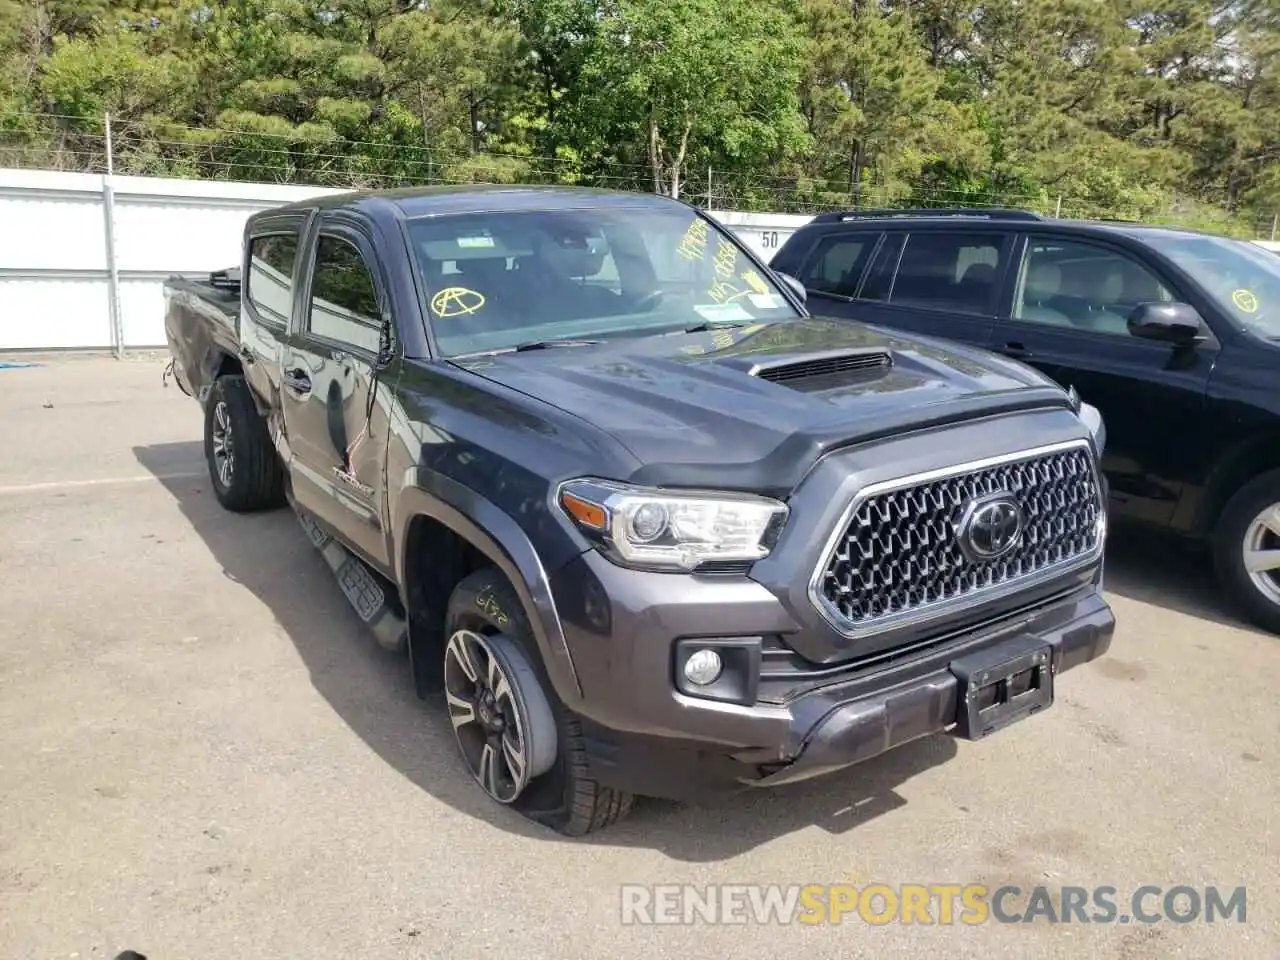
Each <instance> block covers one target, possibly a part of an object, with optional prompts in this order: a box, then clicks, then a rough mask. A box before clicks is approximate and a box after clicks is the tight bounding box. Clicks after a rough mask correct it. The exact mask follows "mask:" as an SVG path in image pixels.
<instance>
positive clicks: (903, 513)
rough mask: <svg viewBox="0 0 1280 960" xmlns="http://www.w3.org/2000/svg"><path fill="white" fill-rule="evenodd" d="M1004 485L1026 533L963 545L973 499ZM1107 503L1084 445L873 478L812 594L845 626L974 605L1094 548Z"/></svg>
mask: <svg viewBox="0 0 1280 960" xmlns="http://www.w3.org/2000/svg"><path fill="white" fill-rule="evenodd" d="M1000 494H1007V495H1008V496H1009V498H1010V499H1012V500H1013V501H1015V502H1016V503H1017V505H1018V507H1019V508H1020V510H1021V515H1022V533H1021V537H1020V538H1019V539H1018V540H1017V542H1016V543H1015V545H1014V546H1013V547H1012V548H1010V549H1009V551H1008V552H1007V553H1004V554H1003V555H1001V556H998V557H996V558H994V559H987V560H983V559H980V558H979V557H976V556H975V555H974V551H973V549H972V546H971V545H970V546H969V548H968V549H966V547H965V546H962V543H961V540H962V536H961V530H960V526H961V524H962V521H963V520H964V517H965V515H966V511H967V510H968V509H969V508H970V506H971V505H972V504H973V503H974V502H975V501H979V502H981V501H983V499H984V498H989V497H994V496H998V495H1000ZM1102 510H1103V505H1102V498H1101V496H1100V492H1099V485H1098V475H1097V472H1096V471H1095V469H1094V462H1093V457H1092V454H1091V452H1090V450H1089V448H1088V447H1087V446H1085V445H1079V446H1076V445H1073V446H1069V447H1059V448H1056V449H1051V450H1047V451H1040V452H1029V453H1026V454H1022V455H1019V456H1018V457H1016V458H1007V459H1004V460H1002V461H998V462H985V463H980V464H973V465H969V466H967V467H961V468H958V469H957V470H956V471H955V472H952V473H950V474H948V475H945V476H938V475H930V476H928V477H927V478H918V479H912V478H908V479H906V480H903V481H897V482H895V483H893V484H892V485H885V486H878V487H872V488H870V489H869V490H867V491H865V492H864V493H863V494H860V495H859V497H858V498H856V499H855V501H854V503H853V505H852V507H851V513H850V514H849V516H848V520H847V521H846V522H845V523H844V525H843V528H842V532H841V533H840V535H839V536H837V537H836V538H835V541H834V543H833V544H832V546H831V547H830V549H829V552H828V554H827V555H826V558H825V560H824V561H823V563H822V565H821V566H820V567H819V570H820V573H819V574H818V575H817V576H816V577H815V582H814V587H815V590H814V593H815V597H814V599H815V601H817V603H818V606H819V608H820V609H822V610H823V612H824V613H825V614H826V615H827V617H828V618H829V619H830V620H831V621H832V622H833V624H835V625H836V626H837V627H838V628H839V629H840V630H841V631H842V632H845V633H849V634H854V633H864V632H872V631H875V630H877V629H880V628H888V627H889V626H892V625H894V624H895V623H898V622H900V621H904V620H913V619H916V618H917V617H924V616H929V615H931V614H932V613H934V612H935V611H936V612H938V613H939V614H940V613H941V612H943V608H949V607H952V606H961V605H963V606H968V605H969V603H971V602H973V603H976V602H980V601H981V600H983V599H985V598H986V597H988V596H994V595H995V594H997V593H1005V592H1008V591H1010V590H1014V589H1017V587H1018V586H1019V585H1023V584H1026V585H1030V583H1032V582H1038V581H1039V580H1041V579H1043V578H1045V577H1049V576H1052V575H1053V574H1055V573H1057V572H1065V571H1066V570H1068V569H1070V568H1073V567H1076V566H1078V565H1080V564H1082V563H1084V562H1086V561H1088V560H1090V559H1092V558H1093V557H1095V556H1096V555H1097V554H1098V553H1099V552H1100V551H1101V548H1102V543H1101V536H1102V531H1101V529H1100V523H1099V519H1100V517H1101V515H1102Z"/></svg>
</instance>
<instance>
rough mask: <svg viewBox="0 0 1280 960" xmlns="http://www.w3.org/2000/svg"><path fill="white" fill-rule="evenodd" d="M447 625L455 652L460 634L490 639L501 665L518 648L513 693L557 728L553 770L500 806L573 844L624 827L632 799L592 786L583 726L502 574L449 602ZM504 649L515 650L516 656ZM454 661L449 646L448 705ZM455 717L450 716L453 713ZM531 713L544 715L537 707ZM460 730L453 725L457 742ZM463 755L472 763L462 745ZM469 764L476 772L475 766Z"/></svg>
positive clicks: (480, 577)
mask: <svg viewBox="0 0 1280 960" xmlns="http://www.w3.org/2000/svg"><path fill="white" fill-rule="evenodd" d="M445 624H446V631H445V636H446V637H447V638H449V640H448V641H447V642H448V643H449V644H452V643H453V642H454V640H455V638H456V637H457V634H458V632H459V631H474V632H475V633H478V634H482V635H483V636H485V637H486V638H488V639H489V641H490V643H491V644H492V645H493V646H494V647H495V648H496V649H497V650H498V651H499V656H500V657H502V655H503V652H505V651H506V650H509V649H512V648H514V649H515V650H516V651H518V656H517V658H516V659H517V660H518V666H517V667H516V675H515V676H514V677H512V680H513V681H514V684H513V685H514V686H516V687H518V688H524V689H523V690H522V691H521V692H522V693H524V694H525V698H526V699H527V700H529V701H531V702H541V703H544V704H546V705H547V707H548V712H547V714H546V721H547V723H549V724H551V725H552V726H553V727H554V734H553V736H554V744H555V756H554V758H553V759H551V760H550V764H549V768H548V769H547V770H546V771H545V772H543V773H541V774H540V775H538V776H536V777H531V778H530V779H529V780H528V782H527V784H526V785H525V786H524V788H523V790H522V791H521V792H520V793H519V795H518V796H516V797H515V798H514V799H510V800H507V799H500V798H498V797H494V799H496V800H498V801H499V802H502V803H505V804H507V805H509V806H511V807H512V808H513V809H515V810H518V811H519V812H520V813H522V814H523V815H524V816H526V817H528V818H529V819H531V820H533V821H535V822H537V823H541V824H543V825H544V826H548V827H551V828H552V829H553V830H555V831H556V832H557V833H560V834H562V835H564V836H568V837H581V836H585V835H586V834H588V833H593V832H595V831H597V830H601V829H603V828H605V827H608V826H610V825H612V824H614V823H617V822H618V821H619V820H621V819H623V818H624V817H625V816H626V815H627V814H628V813H629V812H630V811H631V806H632V802H633V800H634V797H633V796H632V795H631V794H629V793H622V792H620V791H617V790H614V789H612V788H610V787H605V786H602V785H601V784H599V783H597V782H596V781H595V780H593V779H592V778H591V776H590V773H589V771H588V768H587V760H586V749H585V746H584V743H583V738H582V728H581V724H580V723H579V721H578V719H577V718H576V717H575V716H574V715H573V714H572V713H571V712H570V711H569V710H568V708H566V707H565V706H564V704H563V703H561V702H560V700H559V698H558V697H556V695H555V691H554V690H553V689H552V687H551V683H550V680H549V679H548V677H547V675H546V671H545V670H544V669H543V666H542V660H541V657H540V655H539V653H538V646H537V641H536V640H535V638H534V635H533V631H532V629H531V628H530V627H529V623H528V620H527V619H526V618H525V615H524V608H523V606H522V605H521V603H520V599H519V597H518V596H517V595H516V592H515V591H514V590H513V589H512V588H511V585H510V584H509V583H508V582H507V579H506V578H505V577H504V576H503V575H502V573H501V572H500V571H498V570H496V569H494V568H487V569H484V570H478V571H476V572H475V573H473V574H471V575H469V576H467V577H466V578H464V579H463V580H462V582H461V583H459V584H458V585H457V587H455V588H454V590H453V594H452V595H451V596H450V598H449V606H448V612H447V614H446V617H445ZM506 644H510V648H507V647H506ZM449 657H450V654H449V652H448V647H447V646H446V652H445V658H446V663H445V674H446V688H447V689H446V699H447V700H448V699H449V697H450V691H449V689H448V688H449V687H450V680H449V677H450V674H451V670H452V671H454V674H455V675H456V667H454V666H451V664H450V661H449ZM450 710H451V713H452V711H453V707H452V706H451V707H450ZM530 712H531V713H532V714H534V715H536V714H538V712H539V710H538V707H537V705H536V703H534V705H533V709H532V710H531V711H530ZM535 722H536V721H535ZM458 729H459V728H458V727H457V726H456V724H455V734H457V733H458ZM459 752H460V753H461V754H463V757H464V760H466V755H465V748H464V746H463V744H462V742H461V739H459ZM467 762H468V766H469V767H470V761H467ZM473 774H474V771H473ZM477 779H479V778H478V777H477ZM482 786H483V784H482Z"/></svg>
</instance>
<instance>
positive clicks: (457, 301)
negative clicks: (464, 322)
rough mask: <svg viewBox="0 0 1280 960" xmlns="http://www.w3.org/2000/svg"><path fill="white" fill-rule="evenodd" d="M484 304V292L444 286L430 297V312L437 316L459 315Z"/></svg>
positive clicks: (473, 311) (477, 308)
mask: <svg viewBox="0 0 1280 960" xmlns="http://www.w3.org/2000/svg"><path fill="white" fill-rule="evenodd" d="M483 306H484V294H482V293H480V292H479V291H476V290H468V289H467V288H466V287H445V288H444V289H443V290H441V291H440V292H439V293H437V294H436V295H435V296H434V297H432V298H431V312H432V313H434V314H435V315H436V316H437V317H460V316H462V315H463V314H467V313H475V312H476V311H477V310H479V309H480V308H481V307H483Z"/></svg>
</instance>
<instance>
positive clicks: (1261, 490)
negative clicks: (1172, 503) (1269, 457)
mask: <svg viewBox="0 0 1280 960" xmlns="http://www.w3.org/2000/svg"><path fill="white" fill-rule="evenodd" d="M1268 511H1270V512H1271V513H1273V515H1274V516H1273V518H1272V520H1271V523H1270V524H1266V523H1264V521H1263V517H1264V514H1265V513H1267V512H1268ZM1257 549H1261V550H1267V551H1270V550H1276V551H1280V470H1272V471H1270V472H1268V473H1264V474H1262V475H1260V476H1258V477H1255V478H1254V479H1253V480H1251V481H1249V482H1248V483H1247V484H1245V485H1244V486H1243V487H1241V488H1240V489H1239V490H1237V491H1236V493H1235V494H1234V495H1233V496H1232V497H1231V499H1230V500H1228V501H1227V504H1226V506H1225V507H1224V508H1223V510H1222V515H1221V516H1220V517H1219V518H1218V524H1217V529H1216V530H1215V531H1214V537H1213V559H1214V566H1215V567H1216V568H1217V572H1218V578H1219V579H1220V580H1221V582H1222V585H1223V586H1224V587H1225V588H1226V590H1227V592H1228V593H1229V594H1230V596H1231V598H1232V600H1234V602H1235V603H1236V605H1237V606H1238V607H1239V608H1240V610H1241V611H1243V613H1244V614H1245V616H1247V617H1248V618H1249V619H1250V620H1251V621H1252V622H1253V623H1255V624H1256V625H1257V626H1259V627H1262V628H1263V629H1264V630H1268V631H1270V632H1271V633H1280V568H1276V569H1272V570H1270V571H1261V572H1258V573H1254V574H1251V573H1250V572H1249V569H1248V566H1247V565H1246V563H1245V554H1246V552H1249V551H1253V550H1257Z"/></svg>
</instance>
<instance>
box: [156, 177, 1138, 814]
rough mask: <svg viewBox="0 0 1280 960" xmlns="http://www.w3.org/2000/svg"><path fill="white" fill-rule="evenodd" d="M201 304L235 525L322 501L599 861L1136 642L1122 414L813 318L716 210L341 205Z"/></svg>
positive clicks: (318, 516) (460, 702) (268, 218)
mask: <svg viewBox="0 0 1280 960" xmlns="http://www.w3.org/2000/svg"><path fill="white" fill-rule="evenodd" d="M166 291H167V316H166V328H167V334H168V339H169V345H170V348H171V351H172V355H173V360H174V362H173V370H174V373H175V374H176V377H177V380H178V382H179V383H180V384H181V385H182V387H183V388H184V389H185V390H187V391H188V392H189V393H191V394H192V395H193V396H195V397H196V398H197V399H198V400H199V402H200V404H201V405H202V407H203V409H204V422H205V435H204V439H205V449H206V453H207V457H208V462H209V472H210V478H211V481H212V484H213V488H214V491H215V494H216V496H217V497H218V499H219V500H220V501H221V503H222V504H223V505H224V506H225V507H227V508H228V509H230V510H235V511H252V510H259V509H264V508H270V507H276V506H282V505H284V504H285V503H286V502H287V503H289V504H291V505H292V507H293V508H294V510H296V511H297V514H298V516H299V518H300V519H301V521H302V526H303V527H304V529H305V530H306V531H307V533H308V535H309V536H311V538H312V539H313V541H314V542H315V544H316V545H317V547H319V548H320V549H321V551H322V552H323V554H324V556H325V558H326V559H327V560H328V562H329V564H330V565H331V566H332V568H333V569H334V571H335V573H336V574H337V581H338V583H339V584H340V586H341V588H342V590H343V591H344V592H345V593H346V595H347V596H348V598H349V599H350V600H351V602H352V604H353V606H354V607H355V608H356V610H357V612H359V613H360V615H361V616H362V617H363V618H364V620H365V621H366V622H367V623H369V625H370V626H371V627H372V628H373V630H374V633H375V635H376V636H377V637H378V639H379V640H380V641H381V642H382V643H383V644H385V645H386V646H388V647H391V648H394V649H405V650H406V651H407V654H408V660H409V664H410V667H411V670H412V674H413V678H414V681H415V683H416V685H417V689H418V690H419V693H420V695H421V696H423V697H424V698H427V699H432V700H435V699H438V700H439V702H440V706H441V708H442V709H445V710H447V711H448V713H449V716H450V717H451V718H452V722H453V728H454V730H455V732H456V737H457V744H458V748H459V753H460V756H461V758H462V761H463V762H464V763H465V764H466V766H467V769H468V770H469V771H470V773H471V775H472V776H473V777H474V778H475V781H476V782H477V784H478V785H479V786H480V787H481V788H482V789H483V791H484V792H485V793H486V794H487V795H488V796H489V797H490V798H491V799H492V800H493V801H496V802H498V803H501V804H506V805H510V806H511V807H513V808H514V809H516V810H518V811H520V812H521V813H523V814H524V815H526V816H528V817H531V818H533V819H535V820H537V821H539V822H541V823H544V824H547V825H549V826H551V827H553V828H554V829H556V830H559V831H561V832H563V833H566V834H570V835H580V834H583V833H586V832H588V831H590V830H593V829H596V828H600V827H603V826H606V825H607V824H610V823H612V822H614V821H615V820H617V819H618V818H619V817H621V816H623V815H624V814H625V813H626V812H627V810H628V809H629V808H630V806H631V800H632V797H633V796H635V795H637V794H639V795H650V796H660V797H670V798H676V799H683V798H693V797H706V796H707V795H709V794H714V793H717V792H720V791H725V790H738V789H742V788H750V787H768V786H772V785H775V784H780V783H787V782H790V781H795V780H800V779H803V778H806V777H811V776H814V775H817V774H823V773H826V772H829V771H833V770H836V769H839V768H842V767H846V766H849V765H851V764H855V763H858V762H860V761H863V760H866V759H868V758H869V757H873V756H875V755H876V754H879V753H882V752H883V751H886V750H888V749H890V748H892V747H895V746H897V745H899V744H902V743H905V742H907V741H910V740H912V739H914V738H918V737H921V736H924V735H926V734H930V733H934V732H939V731H950V732H953V733H955V734H956V735H958V736H962V737H968V738H978V737H983V736H986V735H988V734H990V733H992V732H993V731H995V730H998V729H1000V728H1001V727H1003V726H1005V725H1007V724H1009V723H1011V722H1014V721H1017V720H1021V719H1023V718H1025V717H1028V716H1031V715H1032V714H1035V713H1038V712H1040V711H1043V710H1044V709H1046V708H1048V707H1049V706H1051V705H1052V703H1053V699H1054V688H1055V684H1056V682H1057V677H1058V676H1059V675H1060V674H1061V673H1062V672H1063V671H1064V670H1067V669H1069V668H1071V667H1074V666H1077V665H1079V664H1081V663H1084V662H1086V661H1088V660H1091V659H1093V658H1095V657H1097V656H1099V655H1101V654H1102V653H1103V652H1104V651H1105V650H1106V649H1107V647H1108V645H1109V644H1110V641H1111V636H1112V632H1113V629H1114V619H1113V617H1112V613H1111V610H1110V609H1109V607H1108V606H1107V604H1106V602H1105V601H1104V599H1103V596H1102V592H1101V582H1102V566H1103V546H1104V539H1105V535H1106V516H1105V510H1104V491H1103V486H1102V481H1101V479H1100V477H1099V473H1098V456H1099V452H1100V448H1101V446H1102V443H1103V440H1102V432H1101V424H1100V422H1099V421H1098V419H1097V417H1096V415H1095V413H1096V412H1095V411H1092V409H1091V408H1089V407H1088V406H1087V405H1082V404H1081V403H1080V400H1079V398H1077V397H1076V396H1075V395H1074V394H1073V393H1069V392H1066V391H1063V390H1062V389H1060V388H1059V387H1057V386H1055V385H1054V384H1053V383H1052V382H1051V381H1049V380H1048V379H1046V378H1045V377H1043V376H1042V375H1040V374H1038V373H1036V372H1035V371H1033V370H1031V369H1029V368H1028V367H1026V366H1023V365H1021V364H1019V363H1017V362H1014V361H1010V360H1006V359H1004V358H1001V357H997V356H994V355H992V354H988V353H986V352H984V351H980V350H976V349H969V348H965V347H961V346H956V345H946V344H943V343H940V342H938V341H935V340H932V339H928V338H924V337H915V336H907V335H901V334H895V333H892V332H889V331H886V330H882V329H877V328H874V327H869V326H866V325H862V324H858V323H853V322H848V321H843V320H831V319H822V318H817V317H812V316H810V315H809V314H808V313H807V312H806V310H805V307H804V293H803V289H797V285H796V283H795V282H794V281H793V280H792V279H791V278H788V277H785V276H783V275H780V274H775V273H774V272H772V271H771V270H770V269H769V268H768V267H767V266H766V265H765V264H763V263H762V262H761V261H760V260H758V259H757V258H756V257H755V256H754V255H753V254H752V253H750V252H749V251H748V250H747V249H746V248H745V247H744V246H743V245H742V244H740V243H739V242H738V241H737V240H735V238H734V237H733V236H732V235H730V234H729V233H727V232H726V231H724V230H722V229H721V228H720V227H719V226H718V225H717V224H716V223H715V222H714V221H713V220H711V219H709V218H708V217H706V216H704V215H703V214H701V213H699V212H698V211H695V210H694V209H692V208H690V207H688V206H686V205H683V204H680V203H677V202H675V201H671V200H666V199H662V198H658V197H653V196H644V195H632V194H620V193H610V192H599V191H586V190H569V189H552V188H465V189H455V190H409V191H398V192H391V193H371V194H350V195H343V196H333V197H325V198H323V199H317V200H315V201H311V202H304V203H298V204H293V205H290V206H286V207H281V208H278V209H273V210H270V211H267V212H263V213H258V214H255V215H254V216H253V217H252V218H251V219H250V220H249V222H248V225H247V227H246V231H245V239H244V256H243V262H242V264H241V265H240V267H239V268H237V269H236V270H233V271H228V272H226V273H224V274H222V275H215V276H213V277H211V279H210V280H209V281H197V280H181V279H174V280H172V281H170V283H169V284H168V286H167V288H166ZM1059 722H1063V723H1066V722H1068V719H1067V718H1063V719H1062V720H1061V721H1059Z"/></svg>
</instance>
